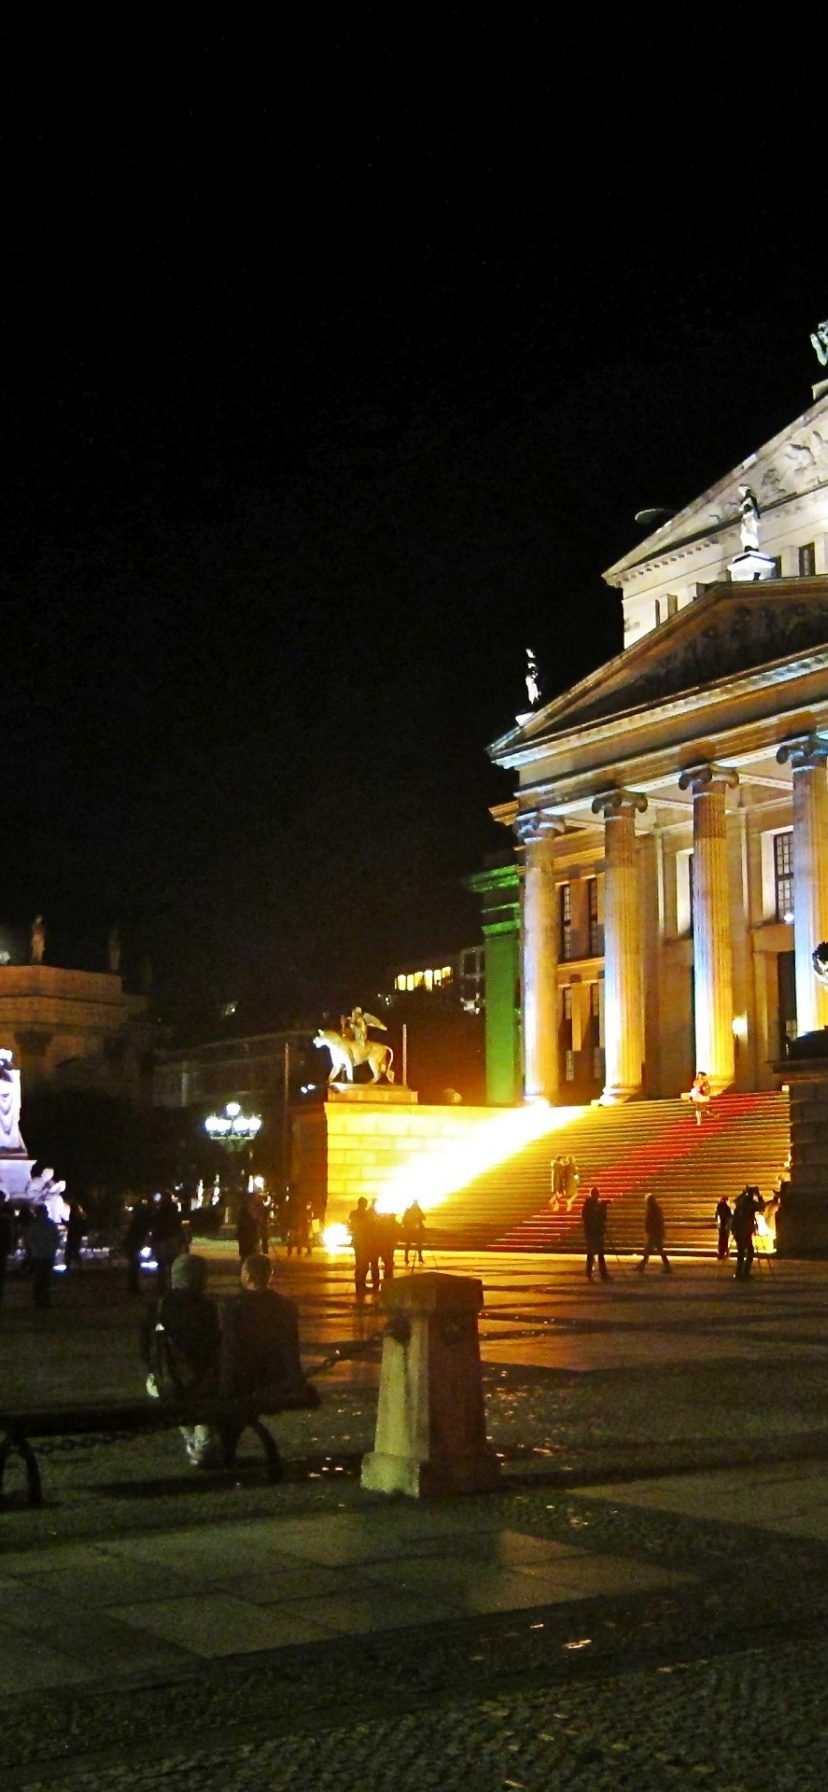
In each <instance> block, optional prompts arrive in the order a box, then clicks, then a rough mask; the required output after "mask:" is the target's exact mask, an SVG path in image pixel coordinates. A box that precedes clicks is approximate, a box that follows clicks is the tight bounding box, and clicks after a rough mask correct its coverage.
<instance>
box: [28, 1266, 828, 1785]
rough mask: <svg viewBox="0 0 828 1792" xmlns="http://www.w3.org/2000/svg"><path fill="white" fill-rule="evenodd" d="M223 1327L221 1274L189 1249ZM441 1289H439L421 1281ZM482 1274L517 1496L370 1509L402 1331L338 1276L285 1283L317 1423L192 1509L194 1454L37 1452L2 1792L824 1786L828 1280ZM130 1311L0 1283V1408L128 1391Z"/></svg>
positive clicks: (113, 1296) (484, 1323) (301, 1423)
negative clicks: (379, 1431)
mask: <svg viewBox="0 0 828 1792" xmlns="http://www.w3.org/2000/svg"><path fill="white" fill-rule="evenodd" d="M205 1254H208V1255H209V1256H210V1257H211V1260H212V1279H213V1286H214V1288H215V1291H216V1292H217V1293H218V1294H219V1295H221V1294H222V1293H224V1292H227V1293H229V1292H230V1290H231V1289H232V1287H233V1284H234V1278H235V1265H234V1262H233V1259H232V1256H231V1254H230V1252H229V1249H223V1248H222V1247H221V1246H212V1245H211V1246H208V1247H205ZM429 1266H430V1265H429ZM439 1267H440V1268H444V1269H447V1270H451V1271H452V1272H454V1273H458V1272H459V1273H467V1274H473V1275H479V1276H481V1278H482V1279H483V1281H484V1285H485V1290H486V1308H485V1311H484V1313H483V1315H482V1318H481V1335H482V1354H483V1361H484V1381H485V1391H486V1402H487V1418H488V1428H489V1431H490V1434H491V1437H492V1441H493V1444H494V1447H495V1448H496V1450H497V1451H498V1452H499V1453H500V1455H501V1457H502V1464H503V1468H502V1474H503V1485H502V1490H501V1491H500V1492H499V1493H496V1494H494V1495H489V1496H486V1497H474V1498H454V1499H440V1500H435V1501H433V1502H412V1501H406V1500H387V1499H383V1498H382V1497H381V1496H370V1495H368V1494H365V1493H363V1492H362V1491H361V1489H360V1487H359V1480H358V1468H359V1458H360V1455H361V1453H362V1451H363V1450H365V1449H367V1448H370V1447H371V1444H372V1442H373V1427H374V1417H375V1411H376V1390H377V1385H378V1374H379V1349H378V1346H377V1344H371V1342H370V1340H371V1338H372V1337H373V1336H375V1335H376V1334H377V1333H378V1332H379V1331H380V1329H381V1326H382V1323H383V1319H382V1316H381V1315H380V1314H379V1313H377V1311H376V1309H375V1307H374V1306H373V1305H372V1303H371V1302H370V1301H369V1302H368V1303H366V1306H365V1308H364V1309H362V1310H360V1309H357V1308H356V1307H355V1306H354V1303H353V1299H352V1283H351V1279H350V1274H349V1268H350V1266H349V1264H348V1260H347V1259H342V1260H338V1261H335V1262H333V1263H329V1262H328V1261H327V1260H325V1261H323V1260H322V1259H321V1258H319V1259H312V1260H311V1261H310V1262H308V1261H306V1260H303V1261H301V1262H298V1263H297V1262H296V1260H295V1259H294V1260H293V1261H292V1262H291V1263H289V1264H285V1263H284V1262H283V1263H282V1267H281V1274H282V1277H283V1280H284V1284H285V1286H286V1287H288V1288H289V1289H290V1292H292V1293H294V1294H295V1295H296V1296H297V1298H298V1299H299V1301H300V1305H301V1309H302V1334H303V1341H304V1348H305V1355H306V1359H307V1361H308V1363H309V1364H311V1365H312V1364H313V1363H319V1362H321V1361H322V1360H323V1359H325V1358H327V1357H329V1356H330V1355H331V1354H332V1352H333V1347H334V1345H335V1344H336V1343H346V1342H350V1343H351V1344H354V1343H359V1342H360V1340H362V1341H365V1342H367V1348H366V1350H365V1351H364V1353H362V1354H359V1355H356V1356H355V1357H353V1359H352V1360H349V1361H346V1362H341V1363H339V1364H338V1365H337V1366H335V1367H334V1368H333V1369H329V1370H328V1371H326V1372H325V1373H324V1374H323V1375H322V1376H321V1377H320V1381H319V1385H320V1388H321V1389H322V1391H323V1394H324V1404H323V1406H322V1407H321V1408H320V1409H319V1411H317V1412H314V1413H301V1414H294V1415H290V1416H286V1417H284V1418H282V1419H280V1420H278V1421H275V1422H274V1429H275V1430H276V1433H277V1436H278V1437H279V1440H280V1444H281V1446H282V1449H283V1452H284V1454H285V1456H286V1459H287V1477H286V1480H285V1482H284V1484H282V1485H281V1486H279V1487H276V1488H273V1487H271V1486H269V1485H268V1484H267V1483H266V1482H265V1481H264V1479H263V1477H262V1471H261V1464H260V1461H259V1460H258V1457H257V1454H256V1448H255V1446H254V1444H253V1440H252V1439H251V1442H250V1448H249V1451H248V1450H246V1449H245V1451H244V1460H243V1462H242V1464H241V1467H240V1470H239V1473H238V1474H237V1475H235V1476H234V1477H231V1478H227V1477H209V1476H205V1477H200V1476H197V1475H195V1474H194V1473H193V1472H192V1471H190V1470H188V1469H187V1468H186V1467H185V1465H184V1462H183V1458H182V1452H181V1446H180V1441H179V1439H178V1438H177V1436H176V1435H175V1434H158V1435H155V1436H151V1437H147V1438H142V1439H138V1440H132V1441H122V1442H115V1443H107V1444H101V1443H95V1444H93V1445H91V1447H90V1446H88V1445H87V1446H84V1445H82V1444H79V1443H76V1442H74V1441H73V1442H72V1443H71V1444H70V1447H68V1448H65V1449H63V1448H61V1449H50V1450H49V1451H48V1452H46V1453H44V1456H43V1462H42V1465H43V1469H44V1480H45V1488H46V1504H45V1505H44V1507H43V1508H42V1509H40V1510H35V1511H32V1510H29V1509H28V1508H26V1507H24V1506H23V1505H22V1503H21V1501H20V1499H19V1497H17V1495H16V1491H15V1490H16V1488H18V1487H19V1486H20V1482H19V1479H17V1480H12V1481H10V1483H9V1498H8V1499H7V1502H6V1505H5V1507H4V1508H3V1509H2V1511H0V1526H2V1530H1V1531H0V1535H2V1560H0V1716H1V1717H2V1721H0V1783H2V1786H3V1788H4V1792H5V1789H6V1788H9V1789H10V1792H18V1788H21V1789H22V1788H24V1787H28V1788H34V1787H37V1786H45V1785H47V1784H48V1785H49V1786H50V1787H58V1788H59V1787H63V1786H66V1787H67V1788H68V1787H70V1786H79V1787H84V1788H93V1787H94V1788H96V1789H97V1788H101V1789H102V1792H108V1789H109V1788H110V1787H112V1788H115V1787H116V1786H121V1785H122V1784H123V1783H124V1781H125V1780H127V1779H128V1780H129V1782H130V1785H131V1787H132V1788H133V1789H134V1792H156V1789H157V1788H160V1787H162V1786H168V1785H169V1784H171V1783H173V1782H174V1783H175V1784H176V1786H183V1787H185V1788H188V1787H190V1786H193V1787H195V1786H198V1787H200V1788H202V1789H203V1792H213V1788H214V1787H215V1788H216V1792H218V1788H219V1787H221V1788H222V1789H223V1792H260V1789H261V1792H265V1789H266V1788H267V1789H270V1788H273V1789H276V1788H282V1787H288V1786H291V1787H292V1786H294V1785H295V1786H299V1785H300V1784H301V1785H303V1786H308V1787H315V1786H324V1787H332V1788H337V1789H339V1788H341V1789H342V1792H350V1788H352V1787H353V1788H355V1787H358V1786H359V1787H362V1786H372V1787H373V1786H376V1787H377V1788H384V1787H386V1786H388V1787H389V1788H390V1787H391V1786H393V1787H394V1788H395V1792H406V1789H407V1788H409V1787H411V1788H418V1787H427V1786H441V1787H453V1786H457V1787H463V1788H465V1787H468V1788H470V1789H472V1792H478V1788H479V1789H480V1792H484V1789H488V1788H501V1787H511V1788H526V1789H530V1788H531V1789H532V1792H534V1788H538V1789H540V1788H541V1787H544V1788H548V1787H553V1788H556V1787H562V1788H563V1787H566V1788H570V1787H571V1788H581V1787H584V1788H586V1787H590V1788H595V1787H596V1786H598V1787H601V1786H603V1785H606V1786H607V1787H609V1786H612V1787H615V1788H619V1787H620V1788H627V1787H629V1788H641V1789H642V1792H647V1789H649V1788H651V1787H652V1788H660V1787H666V1786H673V1787H684V1786H687V1785H697V1784H698V1785H706V1786H711V1787H714V1788H716V1789H717V1792H736V1788H740V1787H744V1788H747V1789H749V1792H752V1789H753V1788H765V1787H768V1788H771V1787H772V1788H785V1787H788V1786H790V1787H798V1788H806V1789H807V1788H809V1787H812V1786H813V1787H817V1786H819V1787H821V1786H822V1784H823V1783H824V1778H825V1769H824V1760H825V1755H826V1728H827V1727H828V1691H826V1687H828V1637H827V1636H826V1610H827V1609H828V1579H827V1578H826V1562H827V1561H828V1555H827V1554H826V1548H827V1547H828V1473H826V1468H828V1422H826V1413H825V1404H826V1403H825V1378H826V1363H827V1362H828V1265H825V1266H823V1265H821V1264H803V1263H792V1262H787V1263H776V1262H773V1263H763V1264H761V1266H760V1267H759V1268H758V1269H757V1271H756V1273H755V1277H754V1280H753V1281H752V1282H751V1283H748V1284H747V1285H742V1284H740V1283H735V1282H734V1281H733V1280H732V1273H731V1271H730V1270H729V1269H728V1267H727V1266H724V1267H719V1266H718V1265H717V1264H716V1263H715V1261H714V1260H713V1259H712V1257H708V1258H706V1259H702V1258H693V1259H689V1258H688V1259H685V1260H680V1261H679V1262H678V1263H677V1265H676V1269H675V1273H674V1275H673V1276H672V1277H670V1278H668V1277H666V1276H662V1275H661V1274H660V1272H658V1271H657V1269H656V1268H655V1266H654V1265H652V1264H651V1265H650V1267H649V1269H648V1271H647V1274H646V1275H645V1276H643V1277H642V1276H640V1275H638V1274H636V1273H635V1272H634V1269H633V1262H632V1259H630V1258H621V1259H618V1260H611V1262H610V1267H611V1270H612V1273H613V1280H612V1282H611V1283H610V1284H609V1285H608V1286H606V1287H604V1286H601V1285H600V1284H597V1285H593V1286H589V1285H587V1284H586V1282H585V1279H584V1275H583V1266H582V1263H581V1262H580V1260H578V1259H577V1258H572V1257H570V1258H560V1257H554V1258H553V1257H539V1256H536V1257H530V1256H526V1255H522V1256H520V1257H518V1256H514V1257H504V1256H494V1255H486V1256H482V1257H471V1256H467V1255H465V1256H462V1257H461V1256H451V1257H447V1258H446V1259H444V1260H443V1259H441V1261H440V1264H439ZM139 1305H140V1303H139V1302H137V1301H135V1300H134V1299H133V1300H130V1299H129V1297H128V1296H127V1294H126V1291H125V1275H124V1273H123V1271H120V1270H117V1269H109V1268H104V1267H96V1268H87V1269H85V1270H84V1271H83V1273H82V1276H79V1277H73V1278H70V1279H69V1280H67V1281H66V1282H64V1283H62V1284H61V1285H59V1286H58V1288H57V1290H56V1296H55V1303H54V1306H53V1308H52V1309H51V1311H49V1312H48V1313H46V1314H42V1313H38V1312H36V1311H35V1309H34V1308H33V1307H32V1305H31V1291H30V1289H29V1288H28V1286H27V1285H26V1284H25V1283H23V1282H12V1283H11V1284H10V1285H9V1288H8V1290H7V1299H6V1304H5V1306H4V1308H3V1311H2V1317H1V1318H0V1351H2V1361H3V1386H4V1395H5V1398H4V1402H3V1403H4V1404H8V1405H13V1404H18V1403H19V1404H22V1403H25V1402H27V1401H28V1402H30V1403H31V1402H35V1401H37V1402H42V1401H45V1400H58V1399H60V1397H61V1396H62V1395H65V1396H66V1397H67V1398H69V1397H71V1398H73V1399H74V1398H79V1397H83V1398H84V1399H87V1398H93V1397H101V1398H114V1397H117V1396H119V1395H123V1394H130V1395H131V1394H135V1393H137V1392H138V1391H139V1390H140V1387H141V1376H140V1366H139V1364H138V1360H137V1353H136V1344H135V1335H136V1330H137V1309H138V1307H139Z"/></svg>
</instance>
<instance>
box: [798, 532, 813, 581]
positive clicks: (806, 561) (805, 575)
mask: <svg viewBox="0 0 828 1792" xmlns="http://www.w3.org/2000/svg"><path fill="white" fill-rule="evenodd" d="M815 572H816V553H815V550H814V544H813V542H812V541H805V542H803V544H802V546H801V548H800V550H799V576H800V578H801V579H812V578H813V576H814V574H815Z"/></svg>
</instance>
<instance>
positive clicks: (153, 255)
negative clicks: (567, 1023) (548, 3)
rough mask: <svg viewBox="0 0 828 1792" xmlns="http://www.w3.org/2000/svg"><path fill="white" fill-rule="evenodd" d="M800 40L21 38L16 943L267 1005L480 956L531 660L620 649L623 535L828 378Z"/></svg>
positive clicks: (488, 35)
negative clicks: (509, 752)
mask: <svg viewBox="0 0 828 1792" xmlns="http://www.w3.org/2000/svg"><path fill="white" fill-rule="evenodd" d="M208 10H209V9H208ZM274 16H275V15H274ZM788 16H789V17H790V18H791V21H792V28H791V42H790V45H789V46H788V47H787V48H786V47H785V44H784V41H780V40H778V39H775V40H774V47H773V49H772V51H771V50H770V49H769V47H768V46H766V45H765V43H764V42H763V41H762V40H761V38H760V37H759V36H758V32H757V27H756V24H755V18H756V15H755V11H754V10H753V9H751V10H748V9H747V8H746V7H733V8H730V9H728V11H727V17H726V18H725V16H724V10H723V9H722V11H720V12H719V13H716V14H712V15H711V16H710V17H709V18H707V17H706V16H705V14H704V13H702V12H695V11H694V12H693V14H692V15H690V14H689V13H687V14H682V15H673V14H662V15H658V22H656V18H657V15H655V14H653V15H652V18H651V19H650V21H649V22H648V20H647V19H646V18H643V17H639V18H634V17H633V16H632V15H631V14H627V15H625V16H623V17H617V16H616V17H614V18H612V19H611V20H610V22H609V23H599V22H598V19H597V15H594V14H589V15H588V16H587V15H586V14H584V15H583V23H581V22H576V20H575V17H574V9H572V16H570V9H567V11H566V13H560V14H559V13H556V12H553V11H551V10H550V9H543V10H541V9H539V8H536V7H531V6H517V7H515V8H512V9H509V10H508V11H507V10H506V9H503V8H501V9H498V10H497V11H492V15H491V18H487V17H484V16H483V14H482V12H481V11H480V9H477V8H475V9H472V8H471V7H468V8H466V7H452V6H449V7H447V8H445V9H444V10H443V12H442V13H441V14H437V13H435V14H433V15H431V16H430V17H429V16H427V15H426V14H425V13H424V11H423V9H421V8H419V9H413V8H412V9H409V8H405V7H403V8H401V9H394V10H393V11H392V10H391V9H383V8H379V7H376V6H369V5H359V4H357V5H356V6H355V7H352V8H351V9H344V8H337V9H333V8H326V7H319V6H310V7H306V8H304V9H303V11H302V12H301V14H299V15H298V16H297V17H294V16H293V14H292V13H291V12H289V11H288V10H287V9H285V10H284V11H283V12H282V13H280V14H279V15H278V17H277V19H276V23H271V24H269V25H268V24H264V23H258V24H254V23H253V22H252V13H250V12H248V14H247V17H246V19H245V18H242V19H241V20H240V21H239V22H238V23H236V22H235V20H234V19H233V18H231V17H228V18H227V20H226V21H225V22H224V23H223V25H222V26H221V28H219V26H218V25H216V24H215V23H214V22H213V23H211V22H210V20H209V18H208V20H207V22H206V23H203V24H202V23H199V24H198V25H193V26H191V27H188V29H187V32H186V33H184V32H183V31H181V33H180V35H179V36H178V38H176V37H175V36H174V35H171V28H170V27H169V25H168V23H167V22H166V21H165V22H164V24H163V27H162V23H161V20H160V16H159V18H158V20H157V22H156V23H154V24H153V23H150V24H146V25H141V24H139V23H136V22H132V21H131V19H129V18H127V19H126V21H125V20H124V19H114V20H113V22H112V23H111V25H110V26H109V32H108V35H102V34H101V30H100V27H99V26H98V27H97V28H96V30H95V31H94V32H93V31H92V30H91V28H90V30H89V34H88V36H87V37H84V36H83V34H82V33H83V26H82V25H81V26H79V25H78V21H77V18H76V17H73V18H72V21H71V25H70V26H66V27H63V29H64V30H65V33H66V35H65V36H64V37H63V38H62V39H61V37H60V36H59V35H56V34H55V32H53V31H52V30H51V29H50V32H49V33H46V32H45V31H44V32H40V33H39V34H38V35H37V36H36V35H35V34H34V32H32V35H31V36H28V37H26V36H23V35H17V36H14V37H12V35H11V34H10V33H6V34H5V35H4V40H3V50H4V55H3V64H4V67H5V69H6V75H5V89H4V96H3V103H2V107H0V144H1V145H2V166H3V195H4V196H3V200H2V216H3V232H2V251H1V252H2V265H3V310H4V329H3V332H2V338H1V339H0V340H1V341H2V358H3V404H2V410H1V411H0V442H1V443H2V459H3V478H2V488H1V489H2V513H3V526H2V530H0V581H1V583H0V591H2V617H3V629H2V643H3V665H4V670H5V678H4V680H3V698H4V703H5V709H6V716H5V729H4V741H5V776H4V779H3V800H4V806H5V812H6V828H5V831H4V837H5V845H6V851H5V853H4V855H3V872H2V900H0V919H2V920H4V921H5V924H6V926H7V928H8V929H9V930H10V934H9V937H12V935H13V932H14V929H15V928H16V929H18V930H20V929H24V928H25V927H26V926H27V925H28V922H29V920H30V918H31V916H32V915H33V914H34V913H35V912H36V911H38V910H42V912H43V913H44V915H45V917H46V921H47V926H48V927H49V930H50V947H49V956H50V957H52V958H53V959H56V960H58V961H61V962H67V963H86V964H94V963H96V962H99V963H102V962H103V957H104V943H105V938H106V933H107V930H108V928H109V927H110V926H111V925H112V924H113V923H114V922H115V921H118V922H120V924H121V927H122V931H123V935H124V941H125V958H126V965H127V969H128V970H133V971H134V970H135V969H136V967H137V964H138V962H139V959H140V958H141V957H142V956H143V955H144V954H147V953H148V954H149V955H150V956H151V957H152V960H153V963H154V967H155V972H156V987H157V989H158V992H159V996H160V997H161V998H162V1000H163V1001H164V1002H165V1003H166V1005H167V1006H168V1007H170V1006H175V1005H176V1004H177V1005H178V1007H179V1009H181V1008H182V1007H183V1006H186V1005H187V1004H191V1003H193V1002H195V1001H200V1002H202V1003H204V1004H210V1003H217V1002H218V1001H219V1000H221V999H226V998H229V997H233V996H237V997H239V998H240V999H242V1000H243V1001H248V1000H249V1001H251V1002H252V1001H253V998H256V999H257V1001H258V1003H259V1008H260V1010H261V1012H263V1013H264V1012H272V1015H273V1018H274V1020H276V1019H278V1018H280V1017H281V1016H282V1014H283V1013H284V1014H285V1015H287V1013H288V1011H289V1010H294V1011H296V1012H297V1013H298V1012H299V1011H301V1010H304V1012H305V1013H307V1011H308V1009H310V1011H311V1012H313V1011H314V1004H316V1005H317V1006H318V1004H319V1001H320V1000H321V999H322V994H323V992H325V991H327V990H328V989H332V988H333V987H334V986H336V989H337V991H338V990H339V989H340V988H341V989H342V990H343V993H347V992H348V991H350V992H351V994H352V999H354V1000H360V999H363V992H364V990H365V989H367V988H368V987H369V981H370V979H371V978H372V977H376V976H378V974H379V972H380V970H381V968H382V967H384V966H386V965H387V964H389V963H390V962H392V961H393V960H395V959H399V958H404V957H406V956H410V955H412V954H413V955H416V954H419V953H421V952H423V951H426V950H427V951H429V952H430V951H432V950H435V949H438V950H441V951H442V950H445V949H448V948H453V947H456V946H458V945H460V944H462V943H465V942H467V941H468V940H470V939H473V938H474V937H475V934H476V919H475V911H474V906H473V904H472V900H471V898H470V897H469V896H467V895H466V894H465V893H464V892H463V890H462V887H461V884H460V879H461V878H462V877H463V876H464V875H465V874H467V873H469V872H472V871H474V870H476V869H477V868H479V866H480V864H481V863H482V861H483V857H484V855H485V854H486V853H487V852H491V851H492V850H497V849H498V848H499V847H500V846H501V845H504V844H506V841H505V836H501V834H500V831H499V830H497V829H495V828H494V825H493V824H492V823H491V821H490V820H489V817H488V813H487V805H488V804H489V803H490V802H492V801H497V800H498V799H502V798H504V797H505V796H507V795H508V794H509V785H508V783H507V781H506V780H505V779H503V778H502V777H501V775H500V774H497V773H495V772H494V771H492V770H491V768H490V767H489V766H488V764H487V760H486V757H485V746H486V744H487V742H488V741H490V740H491V739H492V738H493V737H494V736H495V735H497V734H498V733H500V732H501V731H502V730H503V728H504V727H506V726H507V725H508V724H509V722H510V720H511V719H512V718H513V716H514V713H515V710H516V709H517V708H520V707H521V706H522V699H523V695H524V687H523V683H522V679H523V671H524V649H525V647H526V646H527V644H529V643H531V644H532V646H533V647H535V648H536V650H537V652H538V654H539V657H540V660H541V663H542V667H543V670H544V672H545V684H546V691H547V694H548V695H551V694H553V693H554V692H555V691H556V690H558V689H562V688H564V687H565V686H566V685H567V684H569V683H571V682H572V681H573V679H574V678H576V677H578V676H581V675H583V674H584V673H585V672H586V671H588V670H589V669H590V668H591V667H592V666H594V665H595V664H597V663H599V662H600V661H601V660H603V659H605V658H607V657H609V655H610V654H612V653H613V652H615V651H616V650H617V649H618V647H619V646H620V640H621V634H620V605H619V602H618V600H617V599H616V598H615V597H614V596H613V594H612V593H611V592H610V591H609V590H608V588H607V587H606V586H604V585H603V583H602V581H601V578H600V574H601V571H602V569H603V568H604V567H605V566H607V565H608V564H610V563H611V562H612V560H613V559H614V558H616V557H617V556H618V555H619V554H620V553H621V552H623V551H625V550H626V549H627V548H629V547H631V546H632V545H633V544H634V542H635V540H636V539H637V538H638V535H639V533H640V532H639V531H637V529H636V525H635V523H634V520H633V516H634V512H635V510H637V509H639V508H641V507H642V506H644V505H646V504H656V503H659V502H663V503H668V504H673V505H678V504H681V503H684V502H686V501H687V500H688V499H689V498H691V497H693V496H694V495H695V494H696V493H697V492H698V491H699V490H701V489H703V487H704V486H706V485H707V484H709V483H710V482H711V481H712V480H713V479H715V478H716V477H718V476H719V475H720V474H721V473H723V472H725V471H726V470H727V468H728V467H729V466H730V465H732V464H733V463H734V461H735V460H736V459H738V458H740V457H741V456H742V455H744V454H745V453H747V452H749V451H750V450H751V449H752V448H755V447H758V446H759V445H760V443H761V442H762V441H763V440H764V439H765V438H766V437H767V435H768V434H770V433H771V432H772V431H773V430H775V429H777V428H780V427H781V426H782V425H783V424H784V423H786V422H787V421H789V420H790V419H792V418H793V417H794V416H796V415H797V414H798V413H799V412H800V411H801V410H803V409H804V408H805V406H806V405H807V403H808V402H809V399H810V384H811V382H812V381H813V380H814V379H815V378H816V377H817V376H818V372H819V369H818V366H817V363H816V359H815V357H814V355H813V353H812V350H811V348H810V345H809V342H808V333H809V331H810V330H811V329H812V328H813V327H814V325H815V323H816V322H817V321H818V319H820V318H822V317H824V316H826V315H828V267H826V261H827V260H828V255H827V254H826V248H825V243H826V232H825V197H824V187H823V178H824V154H823V147H822V125H821V120H820V103H819V87H818V80H819V77H818V73H817V70H816V68H815V66H814V62H813V56H812V55H811V54H810V53H809V51H808V38H807V34H806V29H805V25H804V24H803V25H802V26H801V27H800V26H798V25H797V23H796V9H793V12H792V13H791V14H790V15H788ZM801 16H802V18H803V20H804V17H805V15H804V14H802V15H801ZM677 18H678V19H679V24H680V29H679V28H678V25H677V23H676V19H677ZM579 19H580V15H579ZM280 21H281V22H280ZM60 29H61V27H60V26H58V27H57V32H58V33H59V31H60ZM172 29H173V30H174V29H175V27H173V28H172ZM812 49H813V50H814V53H815V46H812ZM771 58H772V59H771ZM16 937H17V938H18V939H19V938H20V934H19V932H18V934H17V936H16Z"/></svg>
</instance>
